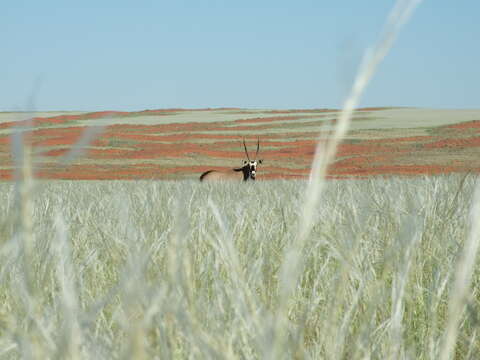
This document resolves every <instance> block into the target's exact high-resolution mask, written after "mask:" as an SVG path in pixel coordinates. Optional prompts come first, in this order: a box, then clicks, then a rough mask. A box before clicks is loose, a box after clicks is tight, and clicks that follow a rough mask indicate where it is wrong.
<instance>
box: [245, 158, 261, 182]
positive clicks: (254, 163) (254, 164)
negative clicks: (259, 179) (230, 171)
mask: <svg viewBox="0 0 480 360" xmlns="http://www.w3.org/2000/svg"><path fill="white" fill-rule="evenodd" d="M261 163H262V160H258V161H257V160H253V161H245V162H244V164H245V165H247V164H248V165H247V166H248V167H249V174H250V179H252V180H255V176H256V174H257V164H261Z"/></svg>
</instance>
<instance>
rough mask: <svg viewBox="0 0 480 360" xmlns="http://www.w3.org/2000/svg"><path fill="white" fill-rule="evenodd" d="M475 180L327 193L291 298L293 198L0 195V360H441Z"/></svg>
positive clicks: (4, 190) (89, 191)
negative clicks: (154, 359)
mask: <svg viewBox="0 0 480 360" xmlns="http://www.w3.org/2000/svg"><path fill="white" fill-rule="evenodd" d="M474 181H475V178H474V176H467V177H466V178H465V177H462V176H459V175H450V176H439V177H421V178H411V179H405V178H404V179H402V178H397V179H393V178H392V179H388V180H387V179H369V180H342V181H338V180H335V181H334V180H332V181H329V182H328V184H327V187H326V189H325V191H324V192H323V194H322V197H321V201H320V206H319V208H318V209H317V210H315V212H314V216H313V220H314V221H313V228H312V232H311V233H310V234H309V235H308V237H307V239H306V242H305V247H304V248H302V249H301V251H300V257H299V262H298V264H299V269H300V278H299V281H298V283H297V282H296V281H295V279H294V278H292V272H291V271H290V270H291V266H290V265H291V262H292V254H294V253H295V249H296V241H297V240H296V239H297V236H298V226H299V223H300V222H299V221H300V216H301V214H302V211H301V209H302V207H303V205H304V199H303V194H304V191H305V185H306V182H304V181H281V180H278V181H268V182H257V183H255V184H248V183H246V184H243V185H242V186H240V187H239V186H238V185H235V184H228V183H225V184H220V185H218V184H216V185H212V184H200V183H198V182H196V181H193V182H192V181H180V182H178V181H177V182H163V181H162V182H151V181H145V182H141V181H140V182H121V181H105V182H84V183H79V182H70V181H64V182H44V183H36V187H35V188H34V190H33V192H32V193H30V195H29V199H31V200H28V199H27V201H25V189H24V188H22V187H18V188H16V187H15V184H13V183H3V184H0V212H1V213H2V214H3V216H2V219H1V222H0V239H1V244H0V256H1V261H0V356H1V357H2V358H7V359H8V358H38V359H45V358H59V359H64V358H85V359H87V358H88V359H93V358H127V359H131V358H136V359H140V358H154V357H155V356H156V357H157V358H178V359H180V358H205V359H206V358H247V359H252V358H259V359H279V358H285V359H291V358H312V359H313V358H316V359H318V358H331V359H342V358H345V359H365V358H373V359H386V358H410V359H438V358H439V356H440V355H441V351H442V349H443V346H444V340H445V337H446V336H447V335H448V334H447V333H446V331H447V330H446V329H448V327H449V323H450V320H448V319H450V317H449V315H448V314H449V310H448V309H449V304H451V302H452V300H451V298H452V296H453V297H454V295H455V291H454V290H452V287H453V286H455V279H456V274H457V272H458V271H457V267H458V264H459V263H460V264H461V263H462V257H461V254H462V251H461V249H462V247H463V246H464V244H465V243H466V241H467V238H468V236H469V233H471V232H472V231H473V230H472V228H471V222H470V216H469V211H470V206H471V199H472V193H473V185H474ZM22 199H23V200H22ZM29 214H30V215H29ZM477 215H478V214H477ZM473 220H474V223H475V222H478V218H474V219H473ZM479 270H480V267H479V266H478V264H477V265H475V268H474V275H473V283H472V289H471V292H468V294H469V295H468V296H467V297H466V298H465V299H463V300H461V301H465V304H466V307H465V309H464V308H463V307H461V308H460V312H459V314H458V316H459V322H458V324H459V326H458V341H457V345H456V350H455V354H456V357H455V358H456V359H475V358H477V355H478V353H480V346H479V344H480V342H479V341H478V335H477V334H478V327H479V324H480V322H479V321H480V320H479V311H480V297H479V290H480V283H479V279H480V271H479ZM294 284H297V285H294ZM288 289H291V291H289V290H288ZM462 304H463V303H462Z"/></svg>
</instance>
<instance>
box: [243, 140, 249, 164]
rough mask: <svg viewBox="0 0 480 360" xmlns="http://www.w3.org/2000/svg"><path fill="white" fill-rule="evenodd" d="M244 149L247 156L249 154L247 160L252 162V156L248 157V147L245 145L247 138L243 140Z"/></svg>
mask: <svg viewBox="0 0 480 360" xmlns="http://www.w3.org/2000/svg"><path fill="white" fill-rule="evenodd" d="M243 147H244V148H245V154H247V159H248V161H250V156H248V151H247V145H245V138H243Z"/></svg>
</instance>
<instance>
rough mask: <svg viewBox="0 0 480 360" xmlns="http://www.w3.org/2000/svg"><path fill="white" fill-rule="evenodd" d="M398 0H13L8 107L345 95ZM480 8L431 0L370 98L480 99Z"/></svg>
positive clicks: (128, 106)
mask: <svg viewBox="0 0 480 360" xmlns="http://www.w3.org/2000/svg"><path fill="white" fill-rule="evenodd" d="M393 4H394V2H393V1H390V0H363V1H361V0H356V1H353V0H337V1H320V0H316V1H315V0H310V1H309V0H296V1H281V0H275V1H273V0H272V1H270V0H269V1H260V0H256V1H255V0H253V1H251V0H243V1H186V0H183V1H122V0H115V1H110V0H108V1H100V0H97V1H91V0H84V1H82V2H79V1H77V2H73V1H53V0H44V1H22V0H15V1H14V0H1V2H0V44H1V56H0V84H1V85H0V111H1V110H18V109H24V108H25V107H26V106H28V105H27V103H28V97H29V95H30V94H31V93H32V91H33V92H34V93H35V101H34V103H35V104H34V105H35V109H36V110H85V111H90V110H92V111H94V110H106V109H111V110H142V109H147V108H150V109H153V108H169V107H186V108H198V107H220V106H233V107H251V108H258V107H260V108H323V107H336V108H337V107H339V106H340V105H341V104H342V102H343V100H344V97H345V95H346V91H347V89H348V87H349V85H350V83H351V80H352V76H353V73H354V71H355V69H356V66H357V64H358V61H359V59H360V56H361V54H362V51H363V49H364V48H365V47H366V46H370V45H371V44H373V43H374V41H375V40H376V39H377V37H378V35H379V32H380V29H381V28H382V25H383V23H384V21H385V17H386V15H387V14H388V12H389V10H390V8H391V7H392V6H393ZM478 14H480V2H479V1H474V0H463V1H452V0H426V1H424V2H423V3H422V4H421V6H420V7H419V8H418V9H417V11H416V12H415V13H414V16H413V17H412V19H411V20H410V22H409V23H408V24H407V25H406V27H405V28H404V29H403V31H402V33H401V34H400V37H399V39H398V41H397V42H396V44H395V45H394V48H393V50H392V51H391V52H390V53H389V55H388V56H387V58H386V59H385V61H384V62H383V63H382V65H381V66H380V68H379V71H378V72H377V74H376V75H375V77H374V79H373V81H372V82H371V84H370V86H369V87H368V88H367V91H366V93H365V96H364V98H363V101H362V103H361V105H362V106H419V107H434V108H480V70H479V66H480V46H479V43H480V25H479V22H478ZM35 88H38V90H35V91H34V90H32V89H35Z"/></svg>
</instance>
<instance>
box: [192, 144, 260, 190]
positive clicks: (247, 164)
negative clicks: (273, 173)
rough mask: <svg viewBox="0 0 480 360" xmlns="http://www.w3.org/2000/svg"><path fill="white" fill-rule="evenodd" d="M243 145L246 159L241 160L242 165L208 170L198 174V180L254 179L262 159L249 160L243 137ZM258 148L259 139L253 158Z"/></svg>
mask: <svg viewBox="0 0 480 360" xmlns="http://www.w3.org/2000/svg"><path fill="white" fill-rule="evenodd" d="M243 147H244V148H245V154H246V155H247V159H248V161H247V160H245V161H244V162H243V167H241V168H236V169H231V170H227V171H217V170H209V171H206V172H204V173H203V174H202V175H201V176H200V181H204V180H243V181H247V180H255V178H256V176H257V165H258V164H261V163H262V160H256V159H255V160H250V156H249V155H248V151H247V145H246V144H245V139H243ZM259 150H260V139H258V140H257V152H256V154H255V158H256V157H257V156H258V151H259Z"/></svg>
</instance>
